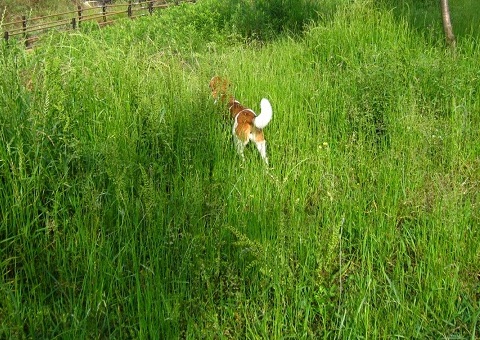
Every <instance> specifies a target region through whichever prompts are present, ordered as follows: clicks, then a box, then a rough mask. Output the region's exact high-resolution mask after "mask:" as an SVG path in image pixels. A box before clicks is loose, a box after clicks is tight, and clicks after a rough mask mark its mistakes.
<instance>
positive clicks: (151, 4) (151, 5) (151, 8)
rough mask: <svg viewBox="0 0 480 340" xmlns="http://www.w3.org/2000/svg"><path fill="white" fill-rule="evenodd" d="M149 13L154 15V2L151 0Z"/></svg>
mask: <svg viewBox="0 0 480 340" xmlns="http://www.w3.org/2000/svg"><path fill="white" fill-rule="evenodd" d="M148 13H150V14H152V13H153V0H150V1H149V2H148Z"/></svg>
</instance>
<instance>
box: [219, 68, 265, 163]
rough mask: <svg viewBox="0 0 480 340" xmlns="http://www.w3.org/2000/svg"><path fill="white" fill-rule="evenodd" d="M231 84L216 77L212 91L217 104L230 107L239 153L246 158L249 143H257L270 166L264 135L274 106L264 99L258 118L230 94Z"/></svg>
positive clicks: (234, 136)
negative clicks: (245, 151)
mask: <svg viewBox="0 0 480 340" xmlns="http://www.w3.org/2000/svg"><path fill="white" fill-rule="evenodd" d="M229 86H230V83H229V82H228V80H227V79H224V78H221V77H218V76H215V77H213V78H212V80H210V89H211V90H212V97H213V98H214V99H215V103H217V102H218V101H220V102H222V103H224V104H226V105H227V107H228V111H229V112H230V116H231V118H232V119H233V120H234V123H233V129H232V132H233V138H234V140H235V145H236V147H237V151H238V153H239V154H240V156H241V157H242V159H243V158H244V155H243V151H244V149H245V146H246V145H247V144H248V142H249V141H252V142H254V143H255V146H256V147H257V150H258V152H260V156H262V159H263V160H264V161H265V163H266V164H267V165H268V157H267V142H266V141H265V136H264V135H263V128H265V127H266V126H267V125H268V123H269V122H270V120H271V119H272V113H273V112H272V106H271V105H270V102H269V101H268V99H265V98H263V99H262V100H261V102H260V114H259V115H258V116H257V115H256V114H255V112H253V110H252V109H249V108H247V107H245V106H243V105H242V104H240V102H239V101H238V100H236V99H235V98H234V97H233V95H231V94H230V93H229V90H228V87H229Z"/></svg>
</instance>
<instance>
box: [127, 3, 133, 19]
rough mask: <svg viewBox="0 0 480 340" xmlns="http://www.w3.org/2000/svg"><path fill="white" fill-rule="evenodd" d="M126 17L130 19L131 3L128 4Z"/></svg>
mask: <svg viewBox="0 0 480 340" xmlns="http://www.w3.org/2000/svg"><path fill="white" fill-rule="evenodd" d="M127 15H128V17H129V18H131V17H132V1H129V2H128V7H127Z"/></svg>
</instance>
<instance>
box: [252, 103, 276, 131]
mask: <svg viewBox="0 0 480 340" xmlns="http://www.w3.org/2000/svg"><path fill="white" fill-rule="evenodd" d="M272 114H273V111H272V105H270V102H269V101H268V99H265V98H263V99H262V101H261V102H260V114H259V115H258V116H257V117H255V120H254V121H253V124H255V127H256V128H257V129H263V128H264V127H265V126H267V125H268V123H270V120H272Z"/></svg>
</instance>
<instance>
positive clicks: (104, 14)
mask: <svg viewBox="0 0 480 340" xmlns="http://www.w3.org/2000/svg"><path fill="white" fill-rule="evenodd" d="M102 13H103V22H107V5H106V4H105V2H104V3H103V5H102Z"/></svg>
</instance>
